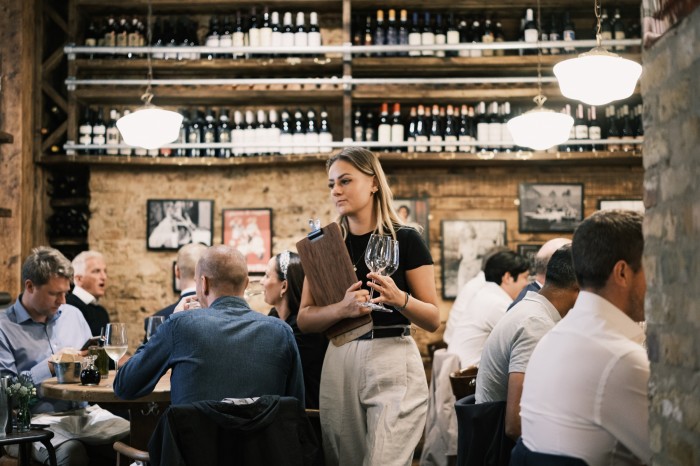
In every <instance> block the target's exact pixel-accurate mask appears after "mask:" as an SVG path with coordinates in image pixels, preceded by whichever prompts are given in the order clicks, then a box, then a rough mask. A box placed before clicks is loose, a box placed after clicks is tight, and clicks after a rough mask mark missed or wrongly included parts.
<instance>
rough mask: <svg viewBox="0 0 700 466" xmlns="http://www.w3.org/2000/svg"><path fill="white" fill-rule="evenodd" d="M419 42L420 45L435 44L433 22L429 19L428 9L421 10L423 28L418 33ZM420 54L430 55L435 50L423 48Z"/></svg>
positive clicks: (433, 53)
mask: <svg viewBox="0 0 700 466" xmlns="http://www.w3.org/2000/svg"><path fill="white" fill-rule="evenodd" d="M420 43H421V45H435V32H434V31H433V24H432V22H431V19H430V12H429V11H425V12H423V29H422V30H421V34H420ZM421 55H423V56H430V57H432V56H433V55H435V51H434V50H423V51H422V52H421Z"/></svg>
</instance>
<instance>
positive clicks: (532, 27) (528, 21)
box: [523, 8, 539, 55]
mask: <svg viewBox="0 0 700 466" xmlns="http://www.w3.org/2000/svg"><path fill="white" fill-rule="evenodd" d="M538 37H539V31H538V30H537V23H536V22H535V20H534V18H533V13H532V8H528V9H527V10H525V27H524V29H523V38H524V39H525V43H526V44H536V43H537V38H538ZM524 54H525V55H537V50H535V49H526V50H525V52H524Z"/></svg>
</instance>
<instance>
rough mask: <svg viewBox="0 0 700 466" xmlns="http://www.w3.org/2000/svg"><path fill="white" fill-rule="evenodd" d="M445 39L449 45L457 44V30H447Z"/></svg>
mask: <svg viewBox="0 0 700 466" xmlns="http://www.w3.org/2000/svg"><path fill="white" fill-rule="evenodd" d="M446 39H447V43H448V44H449V45H453V44H459V31H447V38H446Z"/></svg>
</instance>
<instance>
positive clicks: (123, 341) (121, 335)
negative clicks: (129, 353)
mask: <svg viewBox="0 0 700 466" xmlns="http://www.w3.org/2000/svg"><path fill="white" fill-rule="evenodd" d="M127 346H128V340H127V337H126V324H120V323H115V324H107V332H106V335H105V352H106V353H107V356H109V357H110V359H111V360H112V361H114V370H115V371H116V370H118V369H119V360H120V359H121V358H122V356H124V354H125V353H126V348H127Z"/></svg>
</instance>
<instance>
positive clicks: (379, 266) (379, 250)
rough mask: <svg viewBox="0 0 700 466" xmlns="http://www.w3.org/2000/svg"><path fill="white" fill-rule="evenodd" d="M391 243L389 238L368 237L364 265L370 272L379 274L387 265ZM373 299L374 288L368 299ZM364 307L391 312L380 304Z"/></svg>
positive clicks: (373, 235)
mask: <svg viewBox="0 0 700 466" xmlns="http://www.w3.org/2000/svg"><path fill="white" fill-rule="evenodd" d="M393 241H394V240H393V239H392V238H391V237H389V236H382V235H377V234H372V236H370V237H369V242H368V243H367V249H365V264H367V267H368V268H369V269H370V270H371V271H372V272H374V273H379V274H381V273H382V272H383V271H384V269H385V268H386V267H387V266H388V265H389V260H390V258H391V251H392V248H393V246H392V242H393ZM372 283H374V280H372ZM373 297H374V288H372V289H371V290H370V294H369V299H370V300H371V299H372V298H373ZM365 306H367V307H369V308H371V309H372V310H373V311H383V312H391V309H388V308H386V307H384V306H382V305H381V304H376V303H370V302H368V303H366V304H365Z"/></svg>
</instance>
